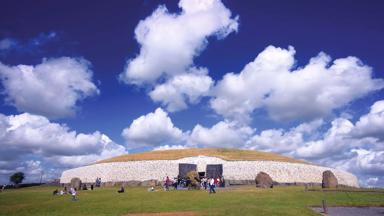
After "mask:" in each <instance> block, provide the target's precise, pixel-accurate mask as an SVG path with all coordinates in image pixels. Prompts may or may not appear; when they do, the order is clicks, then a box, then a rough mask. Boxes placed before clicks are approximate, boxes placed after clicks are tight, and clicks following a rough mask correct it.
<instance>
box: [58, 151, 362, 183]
mask: <svg viewBox="0 0 384 216" xmlns="http://www.w3.org/2000/svg"><path fill="white" fill-rule="evenodd" d="M179 163H192V164H197V170H198V171H199V172H205V168H206V165H207V164H223V176H224V178H225V179H227V180H235V181H236V180H250V181H254V179H255V177H256V175H257V173H259V172H261V171H263V172H266V173H268V174H269V175H270V176H271V178H272V179H273V181H276V182H279V183H295V182H297V183H320V184H321V181H322V173H323V171H325V170H331V171H332V172H333V173H334V174H335V175H336V177H337V179H338V181H339V184H342V185H347V186H352V187H359V185H358V181H357V178H356V176H354V175H353V174H351V173H348V172H345V171H341V170H335V169H331V168H327V167H321V166H315V165H308V164H299V163H287V162H275V161H225V160H222V159H220V158H216V157H206V156H198V157H187V158H182V159H179V160H151V161H129V162H114V163H100V164H93V165H89V166H83V167H79V168H75V169H70V170H66V171H64V172H63V173H62V176H61V178H60V183H63V184H67V183H69V182H70V181H71V179H72V178H74V177H78V178H80V179H81V181H82V182H84V183H93V182H95V180H96V178H97V177H99V178H101V180H102V181H103V182H126V181H145V180H151V179H154V180H159V181H161V180H163V179H164V178H165V177H166V176H170V177H176V176H177V175H178V172H179V170H178V169H179Z"/></svg>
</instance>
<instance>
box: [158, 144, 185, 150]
mask: <svg viewBox="0 0 384 216" xmlns="http://www.w3.org/2000/svg"><path fill="white" fill-rule="evenodd" d="M187 148H188V147H187V146H184V145H163V146H159V147H155V148H154V149H153V151H164V150H176V149H187Z"/></svg>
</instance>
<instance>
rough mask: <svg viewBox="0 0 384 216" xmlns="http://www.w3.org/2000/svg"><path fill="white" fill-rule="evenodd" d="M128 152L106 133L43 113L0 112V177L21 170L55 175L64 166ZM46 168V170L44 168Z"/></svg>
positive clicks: (34, 175)
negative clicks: (79, 129) (77, 127)
mask: <svg viewBox="0 0 384 216" xmlns="http://www.w3.org/2000/svg"><path fill="white" fill-rule="evenodd" d="M126 153H128V152H127V150H126V149H125V147H124V146H122V145H119V144H116V143H115V142H113V141H112V140H111V139H110V138H109V137H108V136H106V135H105V134H102V133H100V132H99V131H96V132H94V133H90V134H84V133H77V132H76V131H73V130H71V129H70V128H68V127H67V126H66V125H63V124H58V123H53V122H50V121H49V120H48V119H47V118H46V117H43V116H38V115H33V114H29V113H23V114H19V115H10V116H6V115H3V114H0V181H2V182H6V179H7V178H8V177H9V175H10V174H11V173H13V172H15V171H22V172H25V173H26V174H27V175H28V178H29V180H28V181H35V180H36V179H38V178H39V177H40V175H41V171H42V170H44V172H45V173H46V174H47V172H49V173H50V174H49V175H50V176H51V177H57V175H54V174H55V173H56V174H58V173H59V172H60V171H61V170H62V169H64V168H72V167H76V166H82V165H86V164H89V163H93V162H95V161H97V160H101V159H105V158H109V157H113V156H118V155H121V154H126ZM47 170H49V171H47Z"/></svg>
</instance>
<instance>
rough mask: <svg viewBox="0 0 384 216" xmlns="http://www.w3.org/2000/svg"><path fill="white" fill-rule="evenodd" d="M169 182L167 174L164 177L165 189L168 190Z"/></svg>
mask: <svg viewBox="0 0 384 216" xmlns="http://www.w3.org/2000/svg"><path fill="white" fill-rule="evenodd" d="M169 183H170V180H169V177H168V176H167V178H165V190H166V191H169Z"/></svg>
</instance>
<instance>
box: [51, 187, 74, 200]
mask: <svg viewBox="0 0 384 216" xmlns="http://www.w3.org/2000/svg"><path fill="white" fill-rule="evenodd" d="M65 194H69V195H71V197H72V201H77V197H76V195H77V190H76V188H74V187H71V188H70V189H69V191H67V187H64V188H63V189H62V190H60V191H59V190H58V189H56V190H54V191H53V195H58V196H62V195H65Z"/></svg>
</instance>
